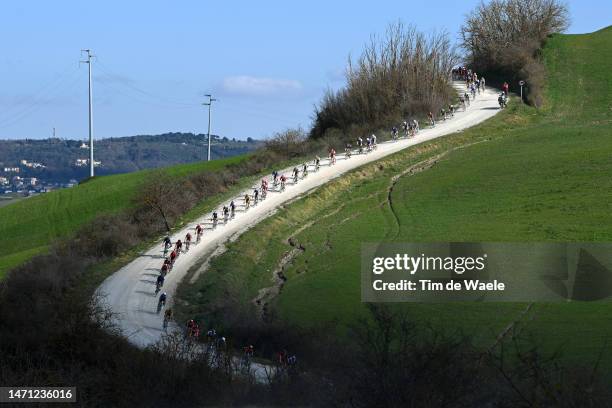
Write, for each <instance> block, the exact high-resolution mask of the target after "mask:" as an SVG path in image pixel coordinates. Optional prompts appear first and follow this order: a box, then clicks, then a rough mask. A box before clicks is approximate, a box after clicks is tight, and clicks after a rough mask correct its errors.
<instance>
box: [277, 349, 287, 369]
mask: <svg viewBox="0 0 612 408" xmlns="http://www.w3.org/2000/svg"><path fill="white" fill-rule="evenodd" d="M278 365H280V366H281V367H285V366H286V365H287V350H281V351H279V352H278Z"/></svg>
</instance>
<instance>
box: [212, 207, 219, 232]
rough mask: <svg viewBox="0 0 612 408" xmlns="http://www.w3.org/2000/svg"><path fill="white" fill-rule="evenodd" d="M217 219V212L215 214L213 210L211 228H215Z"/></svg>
mask: <svg viewBox="0 0 612 408" xmlns="http://www.w3.org/2000/svg"><path fill="white" fill-rule="evenodd" d="M218 221H219V214H217V212H216V211H214V212H213V213H212V223H213V229H215V228H217V222H218Z"/></svg>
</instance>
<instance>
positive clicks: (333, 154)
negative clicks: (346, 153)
mask: <svg viewBox="0 0 612 408" xmlns="http://www.w3.org/2000/svg"><path fill="white" fill-rule="evenodd" d="M334 164H336V150H335V149H334V148H333V147H332V148H330V149H329V165H330V166H331V165H334Z"/></svg>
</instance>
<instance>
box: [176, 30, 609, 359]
mask: <svg viewBox="0 0 612 408" xmlns="http://www.w3.org/2000/svg"><path fill="white" fill-rule="evenodd" d="M611 48H612V29H611V28H607V29H605V30H601V31H598V32H596V33H592V34H588V35H556V36H554V37H553V38H551V39H550V40H549V42H548V44H547V45H546V48H545V50H544V60H545V63H546V67H547V69H548V84H547V93H546V96H547V104H546V106H545V107H544V108H543V109H541V110H535V109H533V108H530V107H527V106H524V105H521V104H520V103H518V102H517V101H516V98H514V100H513V101H512V102H511V105H510V107H509V108H508V109H506V110H505V111H504V112H502V113H500V114H499V115H497V116H496V117H495V118H493V119H491V120H489V121H487V122H485V123H483V124H481V125H479V126H477V127H475V128H472V129H470V130H468V131H465V132H463V133H461V134H457V135H452V136H449V137H446V138H442V139H438V140H436V141H433V142H431V143H427V144H424V145H420V146H418V147H416V148H412V149H410V150H408V151H404V152H400V153H398V154H396V155H393V156H391V157H388V158H385V159H383V160H381V161H379V162H377V163H376V164H371V165H367V166H365V167H363V168H361V169H359V170H357V171H354V172H352V173H350V174H348V175H347V176H346V177H343V178H342V179H338V180H335V181H333V182H331V183H329V184H327V185H326V186H324V187H322V188H320V189H318V190H317V191H316V192H314V193H313V194H311V195H309V196H308V198H307V199H302V200H299V201H296V202H294V203H291V204H289V205H287V206H286V207H284V208H282V209H281V210H280V211H279V212H278V213H277V214H276V215H274V216H273V217H271V218H270V219H268V220H266V221H265V222H263V223H261V224H259V225H257V226H256V227H254V228H253V229H252V230H250V231H248V232H247V233H245V234H244V235H243V236H242V237H241V238H240V239H239V240H237V241H236V242H234V243H231V244H229V246H228V251H227V252H226V253H225V254H224V255H222V256H220V257H218V258H217V259H215V260H214V261H213V262H212V264H211V268H210V269H209V270H208V271H207V272H206V273H205V274H203V275H202V276H201V278H200V279H199V280H198V281H197V282H196V283H195V284H193V285H189V284H184V285H183V286H182V287H181V288H180V296H181V297H182V299H183V300H185V302H184V303H183V305H182V307H181V309H182V310H181V313H183V314H188V315H192V316H197V317H201V318H202V319H204V320H205V321H207V322H212V323H213V324H215V327H224V326H225V327H226V328H231V325H232V322H231V321H228V317H227V316H228V315H231V313H228V311H232V310H234V311H236V314H244V313H247V314H251V315H257V314H258V311H257V309H256V308H255V307H254V306H253V304H252V300H253V299H254V298H255V297H256V296H257V293H258V291H259V290H260V289H261V288H265V287H269V286H272V285H273V280H272V273H273V271H274V270H275V269H276V268H277V266H278V265H279V263H280V262H281V259H282V258H283V256H284V255H285V254H287V253H288V252H289V251H290V250H291V247H290V246H289V245H288V243H287V240H288V238H289V237H293V238H294V239H295V240H297V241H299V242H300V244H302V245H303V246H304V247H305V251H303V252H299V253H297V255H296V256H295V257H294V258H293V259H292V261H291V262H290V263H289V264H288V266H287V267H286V268H285V269H284V275H285V276H286V277H287V281H286V283H285V285H284V287H283V289H282V291H281V293H280V294H279V295H278V296H276V297H274V298H272V299H270V300H269V308H270V309H271V310H272V312H271V313H272V314H274V315H275V316H278V317H280V318H281V319H283V320H286V321H289V322H291V323H293V324H297V325H301V326H311V327H312V326H318V325H321V324H325V323H333V324H335V325H336V327H338V330H339V331H343V330H344V328H346V327H347V326H348V325H350V324H352V323H353V322H355V321H356V319H358V318H360V317H363V316H365V307H364V305H363V304H362V303H361V302H360V279H359V271H360V246H361V242H368V241H369V242H378V241H397V242H411V241H449V240H450V241H452V240H455V241H612V217H611V216H610V214H611V213H612V177H611V176H612V110H611V109H612V99H611V98H612V97H611V96H610V95H612V76H611V75H610V73H609V67H610V66H612V58H611V57H612V55H611V54H610V53H609V52H606V50H609V49H611ZM444 152H446V154H445V155H444V156H443V157H441V158H440V159H439V160H438V162H437V164H436V165H434V166H433V167H431V168H429V169H426V170H424V171H422V172H418V173H416V174H413V175H410V176H403V177H400V178H399V180H398V182H397V184H396V185H395V187H394V188H393V193H392V194H391V199H392V202H393V208H391V207H390V205H389V201H388V191H389V186H390V183H391V179H392V177H393V176H395V175H397V174H399V173H401V172H402V171H403V170H405V169H406V168H407V167H409V166H410V165H411V164H414V163H417V162H419V161H422V160H425V159H427V158H430V157H432V156H435V155H437V154H441V153H444ZM525 306H526V305H525V304H516V303H498V304H495V303H459V304H458V303H454V304H402V305H395V307H401V308H404V309H405V310H406V311H408V312H409V313H410V314H411V315H412V316H413V317H414V319H416V320H420V319H422V320H425V321H428V322H430V323H431V324H433V325H436V326H438V327H442V328H445V329H460V330H462V331H464V332H466V333H469V334H470V335H472V336H473V337H474V340H475V342H476V344H481V345H489V344H492V342H493V341H494V339H495V336H496V335H497V334H498V333H499V332H500V331H501V330H502V329H503V328H504V327H506V326H507V325H508V324H509V323H510V322H511V321H513V320H514V319H516V318H517V317H518V316H519V314H520V313H521V311H522V310H523V309H524V308H525ZM611 323H612V305H611V304H610V303H603V302H598V303H568V304H537V305H535V307H534V309H533V312H532V313H531V314H530V317H529V319H527V320H525V322H524V323H523V325H524V326H525V327H528V328H529V330H530V331H531V332H532V333H533V334H534V335H535V336H536V338H537V339H538V341H539V342H541V343H542V344H543V345H544V346H545V347H546V348H547V349H548V350H556V349H559V348H561V349H563V350H564V352H565V355H566V356H567V357H568V358H570V359H572V360H576V361H581V362H587V363H588V362H591V361H593V360H595V358H596V357H597V356H598V354H599V352H600V350H601V348H602V347H603V346H604V345H605V341H606V339H609V338H610V337H611V336H612V324H611ZM577 339H579V340H580V341H576V340H577ZM604 366H605V367H606V369H611V368H612V358H610V357H606V361H604Z"/></svg>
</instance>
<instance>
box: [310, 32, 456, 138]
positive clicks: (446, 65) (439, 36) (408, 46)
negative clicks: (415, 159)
mask: <svg viewBox="0 0 612 408" xmlns="http://www.w3.org/2000/svg"><path fill="white" fill-rule="evenodd" d="M457 62H458V57H457V54H456V52H455V49H454V47H453V46H452V45H451V42H450V39H449V36H448V34H447V33H446V32H440V33H433V34H431V35H429V36H427V35H425V34H423V33H421V32H419V31H417V29H416V28H415V27H414V26H412V25H408V26H406V25H404V24H402V23H401V22H397V23H394V24H391V25H389V26H388V28H387V31H386V32H385V34H384V36H382V37H378V36H375V35H374V36H372V37H371V38H370V42H369V43H368V44H366V46H365V47H364V49H363V51H362V53H361V55H360V56H359V58H357V59H356V60H353V59H352V58H351V57H349V59H348V64H347V70H346V82H347V84H346V87H345V88H343V89H341V90H339V91H337V92H332V91H327V92H326V93H325V95H324V97H323V100H322V101H321V103H320V105H319V106H318V107H316V108H315V113H314V126H313V129H312V131H311V136H313V137H321V136H323V135H324V134H325V132H326V131H327V130H329V129H333V128H336V129H341V130H343V131H348V130H350V129H351V128H352V127H355V126H357V127H369V128H377V127H380V126H387V125H388V124H389V122H392V121H394V120H399V119H401V118H404V119H405V118H406V117H407V116H412V115H418V114H425V113H426V112H427V111H429V110H436V109H437V108H439V107H440V105H442V104H444V103H446V102H448V100H449V99H450V97H451V95H452V89H451V87H450V78H449V72H450V71H451V69H452V67H453V66H454V65H455V64H456V63H457Z"/></svg>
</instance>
